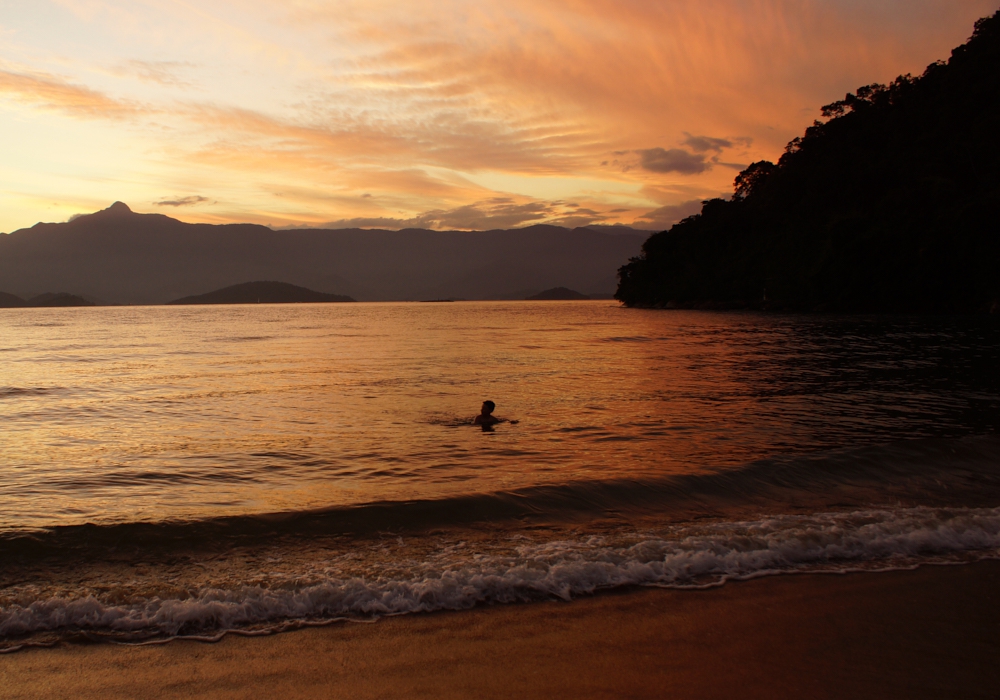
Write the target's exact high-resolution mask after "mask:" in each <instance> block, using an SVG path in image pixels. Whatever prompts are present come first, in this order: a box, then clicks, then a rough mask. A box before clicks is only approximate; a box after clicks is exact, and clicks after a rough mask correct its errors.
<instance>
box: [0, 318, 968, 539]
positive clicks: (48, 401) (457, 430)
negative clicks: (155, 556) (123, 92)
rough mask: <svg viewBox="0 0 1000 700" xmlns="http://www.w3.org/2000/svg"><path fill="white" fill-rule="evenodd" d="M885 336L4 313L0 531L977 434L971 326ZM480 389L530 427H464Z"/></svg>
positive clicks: (728, 328) (630, 473)
mask: <svg viewBox="0 0 1000 700" xmlns="http://www.w3.org/2000/svg"><path fill="white" fill-rule="evenodd" d="M866 323H867V325H866ZM878 323H881V322H876V321H871V322H865V321H852V320H843V321H838V320H837V319H826V320H823V319H819V320H816V319H812V320H810V319H802V318H799V319H794V318H787V317H776V316H770V317H768V316H755V315H750V314H705V313H697V312H658V311H642V310H632V309H623V308H620V307H618V306H617V304H615V303H614V302H552V303H537V302H536V303H529V302H470V303H450V304H402V303H401V304H328V305H252V306H226V307H117V308H87V309H9V310H7V309H5V310H2V311H0V420H2V421H3V430H2V432H0V453H2V455H3V456H2V462H0V528H5V527H6V528H10V527H36V526H44V525H51V524H58V523H76V522H85V521H92V522H111V521H130V520H163V519H187V518H200V517H208V516H214V515H221V514H235V513H247V512H271V511H283V510H299V509H303V508H314V507H323V506H332V505H345V504H354V503H363V502H370V501H379V500H408V499H427V498H440V497H444V496H449V495H455V494H465V493H482V492H492V491H499V490H508V489H515V488H520V487H525V486H533V485H539V484H546V483H566V482H570V481H577V480H605V479H637V478H649V477H657V476H662V475H664V474H669V473H684V472H695V471H706V470H716V469H720V468H726V467H731V466H735V465H740V464H744V463H746V462H748V461H750V460H754V459H761V458H765V457H769V456H772V455H776V454H786V453H795V452H806V451H810V450H817V449H830V448H835V447H838V446H847V445H848V444H850V443H852V442H857V441H859V440H860V441H862V442H864V441H879V440H885V439H888V438H892V437H913V436H920V435H925V434H934V433H935V431H939V432H940V431H948V430H950V429H951V430H954V431H955V432H958V433H961V432H962V431H968V430H970V429H976V426H971V427H970V426H969V425H965V424H962V420H963V415H965V414H963V411H966V409H967V407H968V404H969V401H970V399H969V398H968V396H967V395H966V393H968V391H967V389H968V388H967V387H965V386H964V385H963V384H962V383H961V382H962V377H963V376H964V375H962V373H961V368H958V369H956V370H955V371H952V369H951V368H948V369H943V370H941V374H940V376H938V375H937V374H934V372H935V369H934V368H935V367H937V366H938V365H936V364H935V362H938V364H940V362H939V360H940V358H941V357H944V355H943V354H942V353H945V354H946V352H947V349H948V348H949V347H951V348H956V347H957V348H959V349H961V343H962V338H963V337H964V336H962V333H963V332H964V331H961V330H956V329H954V328H950V329H945V330H943V331H939V332H937V335H934V333H931V335H930V336H928V335H927V333H926V332H925V329H924V328H923V327H922V326H920V325H919V323H918V324H917V325H916V326H914V325H913V323H912V322H910V321H905V320H904V321H899V322H893V323H896V324H897V325H896V326H893V327H892V328H891V329H890V330H893V332H894V333H896V334H897V335H898V334H900V333H901V334H903V336H901V337H902V339H901V340H900V339H899V338H896V339H894V337H895V336H893V335H891V334H889V333H887V330H886V328H883V327H881V326H879V325H878ZM873 324H874V325H873ZM907 333H911V334H916V335H915V336H914V337H918V338H923V339H924V341H923V342H924V346H925V351H922V352H917V353H914V352H913V339H912V338H910V337H909V336H906V334H907ZM956 333H957V334H958V335H957V336H956ZM928 337H930V340H927V338H928ZM845 338H846V340H845ZM956 338H958V340H956ZM935 358H938V359H937V360H935ZM928 362H930V365H929V366H925V365H927V363H928ZM928 367H929V369H928ZM921 368H923V370H922V369H921ZM921 371H926V372H929V373H930V374H928V375H927V376H926V377H924V378H923V379H921V378H920V376H921V375H919V373H920V372H921ZM970 371H972V370H970ZM899 372H903V373H904V374H905V376H903V375H898V373H899ZM914 377H917V380H918V381H914ZM942 377H943V378H944V379H945V380H947V382H950V383H948V384H947V385H944V384H941V380H942ZM924 380H926V381H924ZM956 382H958V383H957V384H956ZM963 392H966V393H963ZM486 398H490V399H492V400H494V401H496V403H497V411H496V414H497V415H498V416H500V417H507V418H516V419H518V420H519V422H518V423H517V424H516V425H512V424H502V425H500V426H498V428H497V429H496V430H495V431H493V432H483V431H481V430H478V429H474V428H472V427H471V425H469V424H470V423H471V421H472V418H473V417H474V416H475V414H476V413H477V412H478V408H479V405H480V403H481V402H482V400H483V399H486ZM980 427H981V426H980Z"/></svg>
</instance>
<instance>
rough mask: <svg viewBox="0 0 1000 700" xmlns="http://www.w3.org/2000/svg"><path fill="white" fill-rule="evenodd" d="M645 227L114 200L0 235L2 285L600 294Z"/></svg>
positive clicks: (150, 294)
mask: <svg viewBox="0 0 1000 700" xmlns="http://www.w3.org/2000/svg"><path fill="white" fill-rule="evenodd" d="M645 237H646V233H645V232H629V231H627V230H622V229H620V228H616V230H615V231H614V232H613V233H607V232H603V231H600V230H595V229H590V228H577V229H565V228H561V227H558V226H544V225H539V226H530V227H527V228H523V229H512V230H498V231H472V232H466V231H428V230H424V229H407V230H402V231H384V230H363V229H342V230H327V229H298V230H286V231H274V230H271V229H269V228H267V227H266V226H258V225H255V224H224V225H212V224H187V223H184V222H181V221H178V220H176V219H172V218H170V217H168V216H164V215H162V214H137V213H135V212H133V211H131V210H130V209H129V207H128V206H126V205H125V204H123V203H121V202H116V203H114V204H113V205H111V206H110V207H109V208H107V209H104V210H102V211H99V212H96V213H94V214H88V215H84V216H79V217H76V218H74V219H73V220H71V221H68V222H66V223H59V224H48V223H39V224H36V225H35V226H32V227H31V228H28V229H21V230H19V231H15V232H13V233H10V234H6V235H0V289H2V290H5V291H8V292H10V293H13V294H18V295H21V296H27V295H34V294H37V293H38V292H41V291H44V290H46V289H53V288H56V289H68V290H72V291H73V293H74V294H78V295H81V296H86V297H90V298H96V299H101V300H103V301H106V302H108V303H112V304H163V303H166V302H168V301H172V300H175V299H179V298H182V297H186V296H193V295H197V294H203V293H204V292H205V290H210V289H221V288H224V287H228V286H232V285H236V284H243V283H245V282H247V280H282V281H284V282H287V283H289V284H293V285H297V286H301V287H306V288H308V289H313V290H317V291H320V292H325V293H332V294H341V295H348V296H350V297H353V298H355V299H358V300H360V301H382V300H420V299H445V298H462V299H484V298H491V299H504V298H506V299H523V298H524V297H526V296H529V295H531V294H534V293H537V292H539V291H541V290H543V289H549V288H552V287H557V286H564V287H569V288H572V289H579V290H580V291H582V292H584V293H587V294H591V293H598V294H599V293H610V292H613V291H614V289H615V285H616V276H615V273H616V270H617V269H618V267H619V266H621V265H622V264H624V263H625V262H626V261H627V260H628V259H629V258H631V257H633V256H635V255H636V254H637V253H638V252H639V249H640V246H641V244H642V241H643V240H644V239H645Z"/></svg>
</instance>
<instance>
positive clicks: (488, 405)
mask: <svg viewBox="0 0 1000 700" xmlns="http://www.w3.org/2000/svg"><path fill="white" fill-rule="evenodd" d="M496 407H497V405H496V404H495V403H493V402H492V401H483V408H482V411H480V413H479V415H478V416H476V419H475V420H474V421H472V424H473V425H481V426H483V427H484V428H487V427H492V426H494V425H496V424H497V423H499V422H500V419H499V418H497V417H496V416H494V415H493V411H494V410H496Z"/></svg>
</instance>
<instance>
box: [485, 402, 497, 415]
mask: <svg viewBox="0 0 1000 700" xmlns="http://www.w3.org/2000/svg"><path fill="white" fill-rule="evenodd" d="M496 407H497V405H496V404H495V403H493V402H492V401H483V413H493V411H494V409H495V408H496Z"/></svg>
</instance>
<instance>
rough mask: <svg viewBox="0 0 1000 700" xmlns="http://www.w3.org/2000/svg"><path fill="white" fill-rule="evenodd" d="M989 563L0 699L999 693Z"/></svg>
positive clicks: (271, 656)
mask: <svg viewBox="0 0 1000 700" xmlns="http://www.w3.org/2000/svg"><path fill="white" fill-rule="evenodd" d="M998 629H1000V561H995V560H987V561H980V562H976V563H971V564H963V565H952V566H934V565H925V566H922V567H920V568H918V569H915V570H910V571H890V572H878V573H851V574H840V575H835V574H796V575H782V576H767V577H761V578H756V579H751V580H748V581H740V582H736V581H733V582H729V583H726V584H725V585H723V586H719V587H716V588H710V589H703V590H676V589H650V588H640V589H634V588H633V589H627V590H619V591H608V592H605V593H602V594H599V595H596V596H594V597H590V598H581V599H577V600H574V601H572V602H570V603H564V602H555V601H552V602H542V603H531V604H512V605H498V606H486V607H479V608H475V609H472V610H468V611H458V612H435V613H425V614H414V615H403V616H397V617H388V618H383V619H381V620H379V621H378V622H376V623H373V624H351V623H343V624H333V625H329V626H323V627H307V628H304V629H299V630H295V631H290V632H284V633H280V634H275V635H272V636H266V637H247V636H236V635H226V637H224V638H223V639H222V640H221V641H220V642H218V643H215V644H206V643H203V642H194V641H187V640H175V641H173V642H171V643H169V644H162V645H151V646H140V647H129V646H121V645H113V644H89V645H80V644H69V643H63V644H61V645H59V646H57V647H54V648H26V649H23V650H22V651H19V652H15V653H12V654H5V655H0V687H2V688H4V689H5V690H4V697H5V698H10V700H14V699H15V698H16V699H21V698H45V697H74V698H98V697H100V698H119V697H121V698H125V697H140V696H141V697H144V698H156V697H163V698H173V697H207V696H211V697H218V698H241V697H266V696H268V695H271V696H274V697H282V698H286V697H287V698H292V697H299V698H312V697H316V698H319V697H324V698H325V697H340V696H343V697H352V698H378V697H439V698H449V697H455V698H460V697H461V698H464V697H485V698H489V697H538V698H543V697H544V698H553V697H555V698H559V697H566V698H569V697H574V698H576V697H608V698H611V697H616V698H617V697H634V698H645V697H650V698H653V697H657V698H659V697H677V698H733V697H741V698H757V697H759V698H765V697H768V698H776V697H787V698H794V697H810V698H847V697H850V698H867V697H871V698H876V697H907V698H924V697H926V698H941V697H963V698H974V697H984V698H985V697H995V693H996V689H997V687H1000V664H997V663H996V659H997V658H1000V635H998V634H997V630H998Z"/></svg>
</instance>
